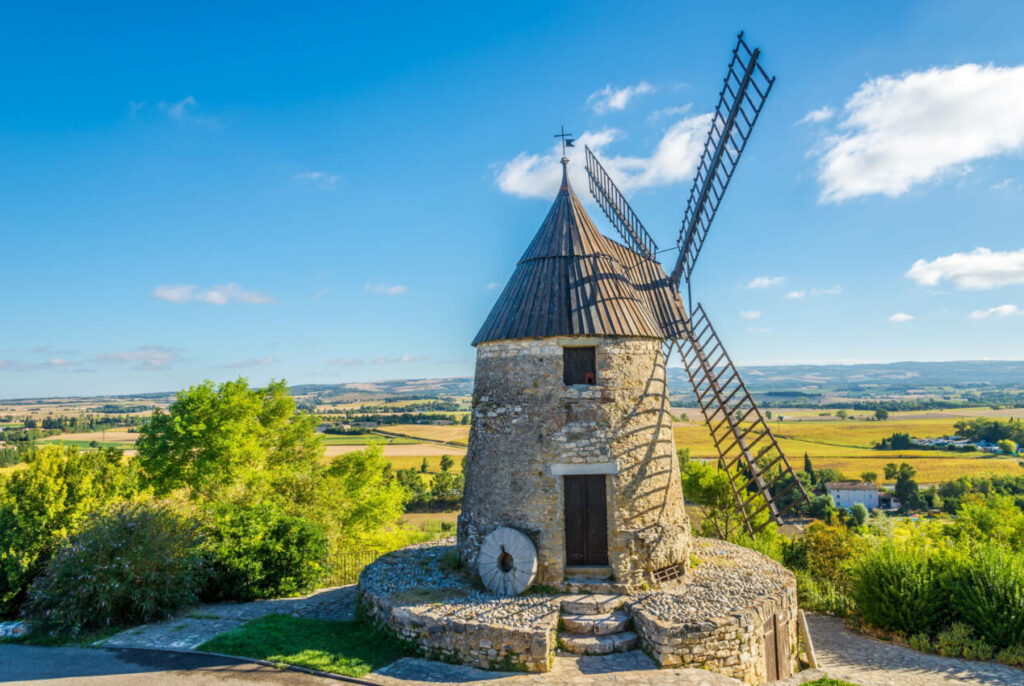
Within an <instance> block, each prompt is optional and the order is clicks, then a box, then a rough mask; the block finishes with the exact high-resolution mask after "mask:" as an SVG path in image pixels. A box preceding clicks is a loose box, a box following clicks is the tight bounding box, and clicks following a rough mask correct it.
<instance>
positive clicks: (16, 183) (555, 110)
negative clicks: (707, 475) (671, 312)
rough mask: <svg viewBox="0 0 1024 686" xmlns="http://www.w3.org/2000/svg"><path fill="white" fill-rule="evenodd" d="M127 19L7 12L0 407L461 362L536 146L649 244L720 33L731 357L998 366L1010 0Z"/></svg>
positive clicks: (710, 261)
mask: <svg viewBox="0 0 1024 686" xmlns="http://www.w3.org/2000/svg"><path fill="white" fill-rule="evenodd" d="M150 4H151V3H150ZM150 4H139V3H124V4H118V3H101V4H97V5H94V6H92V7H90V8H88V9H86V8H85V7H84V6H81V5H78V4H70V3H69V4H67V5H63V6H61V5H45V6H44V5H35V6H32V7H31V8H29V5H27V4H25V5H23V6H22V8H17V7H11V6H10V5H8V6H7V7H6V8H5V9H3V10H0V83H3V84H4V86H3V88H4V97H3V101H2V102H3V106H2V107H0V150H2V154H0V238H2V242H0V246H2V247H0V251H2V254H3V257H4V259H3V261H2V268H0V293H2V302H3V310H2V311H3V313H4V317H3V325H2V327H0V397H21V396H41V395H69V394H99V393H128V392H143V391H158V390H173V389H177V388H180V387H183V386H186V385H189V384H191V383H195V382H197V381H199V380H201V379H203V378H213V379H217V380H220V379H226V378H230V377H233V376H237V375H245V376H248V377H249V378H250V379H252V380H253V381H255V382H263V381H266V380H267V379H269V378H271V377H274V378H282V377H284V378H287V379H288V380H289V382H291V383H335V382H344V381H359V380H370V379H388V378H409V377H425V376H456V375H466V374H471V373H472V368H473V359H474V354H473V349H472V348H471V347H470V345H469V342H470V340H471V339H472V337H473V335H474V333H475V332H476V330H477V328H478V327H479V325H480V323H481V322H482V321H483V319H484V317H485V316H486V314H487V312H488V311H489V309H490V307H491V305H492V304H493V302H494V300H495V298H496V297H497V295H498V293H499V291H500V286H501V285H503V284H504V282H505V280H506V279H507V278H508V276H509V275H510V274H511V272H512V269H513V268H514V266H515V262H516V260H517V259H518V258H519V255H520V254H521V253H522V251H523V249H524V248H525V246H526V244H527V242H528V241H529V239H530V237H531V236H532V235H533V233H534V232H535V231H536V229H537V227H538V226H539V224H540V222H541V221H542V219H543V217H544V215H545V213H546V212H547V209H548V206H549V205H550V202H551V200H552V198H553V196H554V188H553V187H550V188H549V186H550V185H551V182H550V174H551V169H552V168H553V165H556V161H555V158H556V155H555V154H554V148H553V145H554V139H553V138H552V134H553V133H555V132H556V131H557V130H558V127H559V126H560V125H562V124H564V125H565V126H566V127H567V129H568V130H570V131H572V132H574V133H576V134H578V135H583V136H585V137H586V138H585V139H586V140H589V141H590V142H592V143H594V144H596V147H597V150H598V152H599V154H600V156H601V158H602V160H604V161H605V163H606V166H607V167H609V169H610V170H611V171H612V172H613V174H614V175H615V177H616V179H617V180H618V181H619V183H620V185H621V186H622V187H623V188H624V190H626V192H627V195H629V197H630V199H631V202H632V204H633V206H634V208H635V209H636V210H637V212H638V213H639V215H640V216H641V218H642V219H643V221H644V223H645V224H646V226H647V227H648V229H649V230H650V231H651V233H652V234H653V235H654V237H655V239H656V240H657V241H658V242H659V243H660V244H661V245H662V246H663V247H666V246H670V245H672V244H673V243H674V241H675V234H676V232H677V231H678V226H679V222H680V220H681V217H682V213H683V209H684V207H685V198H686V195H687V194H688V192H689V186H690V179H691V176H692V169H693V165H694V163H695V161H696V158H697V155H698V154H699V146H700V145H703V137H704V131H703V126H704V123H705V121H706V119H704V118H703V117H704V115H706V114H707V113H709V112H710V111H711V109H712V108H713V107H714V104H715V101H716V98H717V94H718V90H719V88H720V86H721V80H722V77H723V75H724V72H725V66H726V63H727V61H728V58H729V54H730V50H731V49H732V46H733V44H734V40H735V34H736V32H737V31H738V30H739V29H741V28H742V29H745V30H746V32H747V37H748V39H749V40H750V42H751V43H752V44H753V45H757V46H760V47H761V48H762V50H763V56H762V60H763V63H764V65H765V66H766V68H767V69H768V70H769V71H770V72H771V73H773V74H775V75H776V76H777V77H778V81H777V83H776V86H775V89H774V90H773V92H772V94H771V97H770V99H769V102H768V104H767V106H766V108H765V110H764V113H763V115H762V117H761V120H760V121H759V123H758V126H757V130H756V131H755V132H754V135H753V138H752V139H751V142H750V144H749V146H748V148H747V151H746V153H745V155H744V158H743V160H742V162H741V164H740V168H739V170H738V172H737V174H736V176H735V178H734V180H733V183H732V185H731V187H730V189H729V192H728V195H727V197H726V199H725V202H724V204H723V206H722V209H721V210H720V212H719V215H718V217H717V219H716V221H715V225H714V229H713V232H712V234H711V237H710V238H709V240H708V243H707V244H706V245H705V249H704V252H703V254H702V255H701V259H700V262H699V264H698V267H697V270H696V274H695V277H694V289H695V298H696V299H697V300H700V301H701V302H703V303H704V304H705V307H706V309H707V310H708V312H709V314H710V315H711V317H712V320H713V321H714V322H715V324H716V327H717V328H718V329H719V333H720V334H721V335H722V337H723V339H724V340H725V342H726V344H727V345H728V347H729V349H730V352H731V353H732V355H733V357H734V359H736V360H737V361H738V362H740V363H775V362H779V363H783V362H834V361H849V362H854V361H896V360H947V359H983V358H990V359H1019V358H1021V357H1022V351H1024V347H1022V344H1021V340H1022V334H1024V316H1021V314H1020V313H1021V312H1024V238H1022V231H1021V219H1020V217H1021V214H1022V209H1024V190H1022V188H1024V159H1022V156H1021V152H1022V149H1024V66H1022V65H1024V43H1022V42H1021V41H1020V39H1019V35H1018V30H1019V27H1020V26H1021V25H1022V22H1024V6H1022V5H1020V4H1019V3H979V2H970V3H967V2H963V3H942V2H928V3H889V2H885V3H882V2H878V3H706V2H702V3H637V4H635V5H631V6H630V9H629V10H628V11H624V10H623V4H622V3H585V4H584V3H551V2H540V3H516V4H515V6H508V5H509V4H506V3H500V4H499V3H471V4H465V5H461V6H460V5H451V6H449V7H448V8H446V9H437V8H435V7H433V6H429V7H428V6H426V5H424V4H423V3H414V4H408V5H402V4H400V3H399V4H394V5H389V6H386V7H383V8H381V9H378V10H371V11H367V10H364V9H361V8H358V7H356V6H355V5H352V6H350V7H346V6H343V5H341V4H339V3H325V4H322V5H314V4H305V5H303V6H302V7H294V6H290V7H284V6H283V3H277V4H268V5H259V4H257V3H245V4H241V3H240V4H236V5H229V4H226V3H222V4H218V5H217V6H216V7H212V6H207V5H208V3H178V4H175V5H174V6H173V7H172V6H167V7H165V8H154V7H150V6H149V5H150ZM577 150H578V152H577V159H574V160H573V163H572V165H570V167H571V168H572V169H573V170H574V172H576V173H578V172H579V171H580V170H581V169H582V166H583V165H582V150H581V149H577ZM576 189H577V192H578V193H579V194H580V196H581V198H582V197H584V196H585V195H586V193H587V191H586V187H585V185H584V184H581V183H579V182H577V183H576ZM588 207H589V210H590V212H591V215H592V216H593V217H594V219H595V221H597V222H598V224H599V226H601V228H602V229H603V230H605V231H610V228H609V227H608V226H607V225H606V224H605V223H604V220H603V217H601V216H600V212H599V210H597V209H596V208H595V207H594V206H593V205H592V204H589V205H588ZM666 256H667V259H669V260H671V259H672V258H673V256H672V255H671V254H669V253H666ZM751 285H753V286H755V287H751ZM756 286H763V287H756Z"/></svg>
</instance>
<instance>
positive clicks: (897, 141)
mask: <svg viewBox="0 0 1024 686" xmlns="http://www.w3.org/2000/svg"><path fill="white" fill-rule="evenodd" d="M844 115H845V119H843V121H842V122H840V123H839V125H838V132H837V133H834V134H832V135H830V136H828V137H826V138H825V139H824V140H823V141H822V143H821V146H820V148H819V149H818V151H817V153H818V154H820V156H821V171H820V174H819V176H818V180H819V181H820V182H821V185H822V190H821V196H820V197H821V200H822V201H823V202H839V201H842V200H847V199H850V198H856V197H859V196H862V195H871V194H875V193H880V194H883V195H887V196H889V197H892V198H894V197H897V196H899V195H902V194H903V193H906V192H907V191H908V190H909V189H910V188H911V187H913V186H915V185H917V184H921V183H924V182H926V181H929V180H931V179H933V178H939V177H942V176H944V175H948V174H951V173H954V172H964V171H966V170H968V164H969V163H970V162H972V161H974V160H978V159H982V158H985V157H991V156H994V155H1000V154H1005V153H1009V152H1013V151H1016V150H1020V149H1021V147H1022V145H1024V66H1018V67H996V66H993V65H991V64H990V65H980V64H964V65H961V66H959V67H951V68H932V69H928V70H926V71H920V72H910V73H907V74H903V75H901V76H882V77H880V78H876V79H872V80H871V81H867V82H865V83H863V84H861V86H860V88H859V89H858V90H857V92H856V93H854V94H853V96H851V97H850V99H849V100H848V101H847V102H846V105H845V107H844Z"/></svg>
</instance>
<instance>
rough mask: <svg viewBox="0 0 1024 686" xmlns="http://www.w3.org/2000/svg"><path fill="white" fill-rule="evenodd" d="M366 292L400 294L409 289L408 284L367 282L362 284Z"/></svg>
mask: <svg viewBox="0 0 1024 686" xmlns="http://www.w3.org/2000/svg"><path fill="white" fill-rule="evenodd" d="M363 290H364V291H366V292H367V293H378V294H380V295H401V294H402V293H405V292H406V291H408V290H409V288H408V286H400V285H398V284H387V283H368V284H366V285H365V286H363Z"/></svg>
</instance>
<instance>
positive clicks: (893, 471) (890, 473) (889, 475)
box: [885, 462, 900, 481]
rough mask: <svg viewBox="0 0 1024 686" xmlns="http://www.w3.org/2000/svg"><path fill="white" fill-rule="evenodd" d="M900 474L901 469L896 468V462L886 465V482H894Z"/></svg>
mask: <svg viewBox="0 0 1024 686" xmlns="http://www.w3.org/2000/svg"><path fill="white" fill-rule="evenodd" d="M899 473H900V468H899V467H897V466H896V463H895V462H889V463H888V464H886V465H885V480H886V481H892V480H894V479H895V478H896V477H897V476H898V475H899Z"/></svg>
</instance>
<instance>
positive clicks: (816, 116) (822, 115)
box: [797, 105, 836, 124]
mask: <svg viewBox="0 0 1024 686" xmlns="http://www.w3.org/2000/svg"><path fill="white" fill-rule="evenodd" d="M835 113H836V111H835V110H834V109H832V108H831V107H829V106H828V105H826V106H825V107H819V108H818V109H816V110H811V111H810V112H808V113H807V114H805V115H804V118H803V119H801V120H800V121H798V122H797V124H819V123H821V122H823V121H828V120H829V119H831V118H832V116H833V115H834V114H835Z"/></svg>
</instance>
